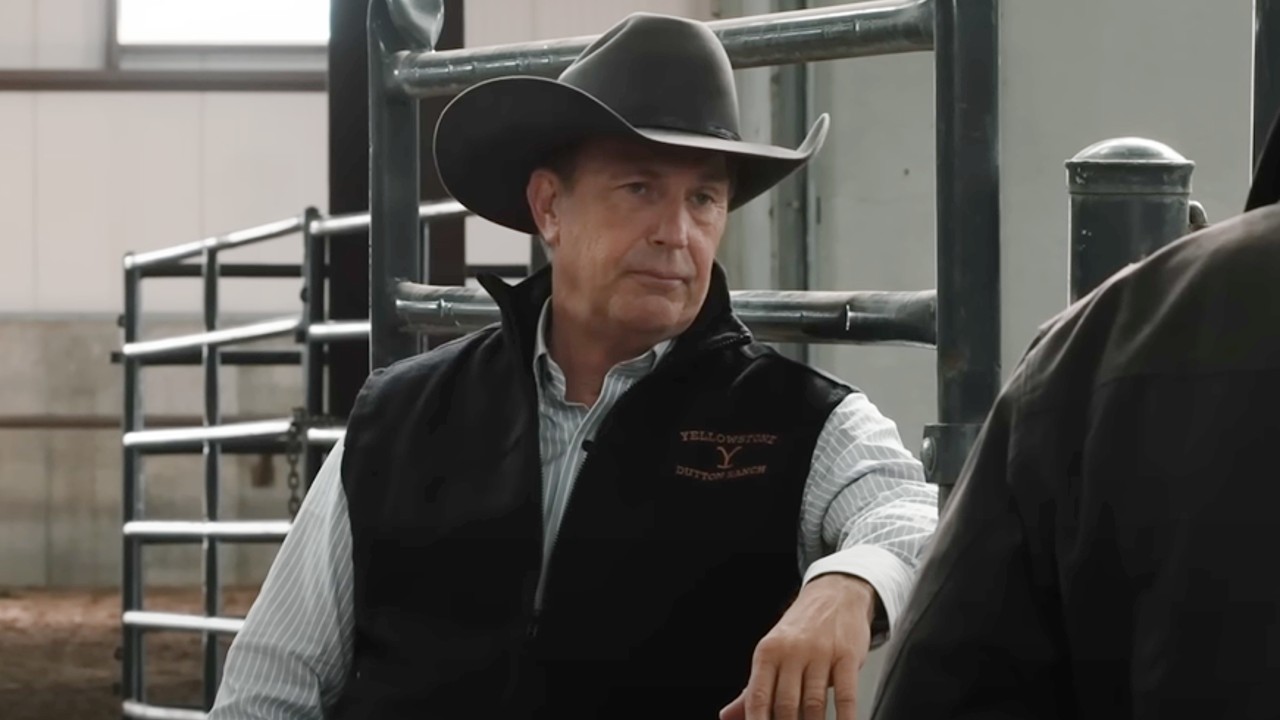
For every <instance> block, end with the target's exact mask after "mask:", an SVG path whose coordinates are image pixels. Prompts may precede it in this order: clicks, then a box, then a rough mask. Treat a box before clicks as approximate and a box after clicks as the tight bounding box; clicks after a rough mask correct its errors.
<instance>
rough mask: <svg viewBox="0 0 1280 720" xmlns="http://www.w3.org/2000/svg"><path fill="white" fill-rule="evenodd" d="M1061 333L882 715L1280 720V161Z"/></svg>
mask: <svg viewBox="0 0 1280 720" xmlns="http://www.w3.org/2000/svg"><path fill="white" fill-rule="evenodd" d="M1277 150H1280V148H1277V147H1276V140H1275V133H1274V131H1273V134H1272V140H1271V141H1270V142H1269V143H1268V148H1267V150H1266V151H1265V152H1264V153H1263V159H1262V162H1261V163H1260V165H1259V167H1258V172H1257V174H1256V176H1255V184H1254V187H1253V189H1252V191H1251V193H1250V198H1249V202H1248V205H1247V207H1246V212H1245V214H1243V215H1240V216H1238V217H1235V218H1233V219H1230V220H1228V221H1226V222H1222V223H1219V224H1217V225H1212V226H1209V227H1208V228H1207V229H1204V230H1201V231H1199V232H1196V233H1193V234H1190V235H1188V236H1186V237H1184V238H1182V239H1180V240H1178V241H1177V242H1175V243H1173V244H1171V245H1170V246H1168V247H1166V248H1164V249H1163V250H1161V251H1160V252H1157V253H1155V254H1153V255H1152V256H1150V257H1149V258H1147V259H1146V260H1145V261H1143V262H1141V263H1138V264H1136V265H1132V266H1130V267H1128V268H1126V269H1125V270H1123V271H1121V272H1119V273H1117V274H1116V275H1115V276H1113V277H1112V278H1110V279H1109V280H1108V281H1107V282H1105V283H1104V284H1103V285H1102V286H1100V287H1099V288H1097V289H1096V290H1095V291H1094V292H1093V293H1092V294H1090V295H1088V296H1086V297H1084V298H1082V299H1081V300H1080V301H1078V302H1077V303H1076V304H1074V305H1073V306H1071V307H1070V308H1068V309H1067V310H1066V311H1065V312H1063V313H1062V314H1060V315H1059V316H1058V317H1056V318H1055V319H1053V320H1052V321H1050V322H1049V323H1047V324H1046V325H1045V326H1044V327H1043V329H1042V331H1041V332H1040V333H1039V335H1038V336H1037V338H1036V339H1035V341H1034V342H1033V344H1032V346H1031V348H1030V349H1029V351H1028V352H1027V353H1026V355H1025V356H1024V358H1023V360H1022V362H1021V363H1020V365H1019V367H1018V368H1017V370H1016V371H1015V372H1014V373H1013V376H1012V378H1011V380H1010V381H1009V382H1008V384H1007V386H1006V387H1005V388H1004V390H1003V392H1002V394H1001V395H1000V398H999V400H998V401H997V403H996V405H995V408H994V410H993V411H992V413H991V415H990V417H989V419H988V421H987V423H986V425H985V427H984V429H983V431H982V434H981V436H980V437H979V439H978V441H977V443H976V445H975V447H974V449H973V451H972V454H971V456H970V458H969V462H968V464H967V465H966V468H965V471H964V472H963V474H962V477H961V479H960V482H959V484H958V487H957V490H956V492H955V494H954V495H953V496H952V500H951V502H950V503H949V505H948V508H947V510H946V511H945V513H944V518H943V520H942V522H941V524H940V526H939V529H938V534H937V536H936V538H935V541H934V545H933V546H932V547H933V550H932V551H931V552H930V554H929V556H928V558H927V560H926V562H925V564H924V567H923V568H922V570H921V574H920V576H919V579H918V585H917V587H916V590H915V592H914V594H913V596H912V597H911V599H910V601H909V603H908V605H907V609H906V610H905V611H904V613H903V617H902V620H901V622H900V625H899V627H898V629H897V634H896V636H895V640H894V642H893V644H892V646H891V648H890V650H889V657H888V658H887V659H886V666H885V670H884V674H883V675H882V677H881V686H880V688H879V693H878V696H877V701H876V708H875V711H874V717H875V718H876V719H877V720H933V719H937V720H941V719H942V718H947V719H948V720H955V719H958V718H1023V719H1027V720H1033V719H1034V720H1042V719H1048V718H1133V719H1134V720H1157V719H1163V718H1174V717H1179V718H1181V717H1187V718H1192V717H1194V718H1205V717H1221V718H1228V717H1230V718H1275V717H1280V682H1277V678H1280V572H1277V571H1276V570H1275V569H1274V565H1273V560H1272V559H1271V556H1270V550H1271V549H1273V548H1274V546H1275V541H1274V534H1275V531H1274V528H1275V524H1276V520H1275V518H1276V512H1277V509H1278V508H1280V482H1277V481H1276V478H1277V475H1278V473H1280V471H1278V470H1277V464H1276V454H1275V448H1276V445H1277V438H1280V410H1278V409H1277V408H1280V207H1276V206H1275V202H1276V199H1277V193H1278V192H1280V183H1278V182H1277V180H1278V179H1280V174H1278V171H1280V157H1278V156H1277Z"/></svg>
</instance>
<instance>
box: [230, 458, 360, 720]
mask: <svg viewBox="0 0 1280 720" xmlns="http://www.w3.org/2000/svg"><path fill="white" fill-rule="evenodd" d="M341 466H342V444H341V443H339V445H338V446H337V447H336V448H334V451H333V452H332V453H330V454H329V457H328V459H327V460H326V461H325V463H324V465H323V466H322V467H321V469H320V472H319V473H318V474H317V476H316V479H315V482H314V483H313V484H312V486H311V490H310V491H309V492H308V493H307V497H306V499H305V500H304V501H303V504H302V507H301V508H300V509H299V512H298V517H297V520H296V521H295V522H294V524H293V527H292V528H291V529H290V531H289V535H288V537H287V538H285V541H284V543H283V544H282V545H281V547H280V552H279V554H278V555H277V556H276V559H275V562H274V563H272V566H271V570H270V572H269V573H268V574H267V578H266V581H265V582H264V583H263V585H262V590H261V591H260V593H259V594H258V598H257V600H256V601H255V602H254V604H253V607H252V608H251V609H250V611H249V614H248V616H247V617H246V618H245V623H244V627H243V628H242V629H241V631H240V632H239V633H238V634H237V635H236V639H235V640H234V641H233V642H232V644H231V648H230V650H228V652H227V661H226V665H225V667H224V676H223V680H222V684H221V686H220V687H219V689H218V696H217V700H216V702H215V703H214V706H213V709H212V710H211V712H210V714H209V720H265V719H266V718H272V719H273V720H276V719H284V720H320V718H322V717H323V716H324V711H325V709H326V708H328V707H331V706H332V705H333V703H334V702H335V701H336V700H337V696H338V694H339V693H341V691H342V688H343V686H344V685H345V680H346V677H347V673H348V669H349V667H350V664H351V653H352V649H351V648H352V634H353V627H354V625H353V616H352V566H351V528H350V520H349V518H348V516H347V507H346V497H345V495H344V494H343V489H342V481H341V477H340V469H341Z"/></svg>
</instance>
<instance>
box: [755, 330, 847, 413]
mask: <svg viewBox="0 0 1280 720" xmlns="http://www.w3.org/2000/svg"><path fill="white" fill-rule="evenodd" d="M738 353H739V355H740V357H741V358H743V359H744V360H745V362H746V372H747V373H748V374H760V375H762V376H763V377H765V378H766V379H767V383H768V385H769V386H770V387H772V388H776V392H777V393H779V394H783V395H791V394H793V393H796V392H800V393H803V395H801V397H805V398H807V399H810V400H813V401H822V402H831V403H838V402H840V401H841V400H843V399H844V398H845V397H846V396H848V395H850V394H853V393H861V390H859V389H858V388H857V387H856V386H854V385H853V384H851V383H849V382H848V381H846V380H844V379H842V378H839V377H837V376H835V375H833V374H831V373H829V372H827V371H826V370H823V369H822V368H818V367H814V366H813V365H810V364H809V363H805V362H800V361H799V360H796V359H794V358H790V357H787V356H786V355H783V354H782V353H780V352H778V351H777V350H776V349H774V348H773V347H771V346H769V345H766V344H764V343H761V342H755V341H753V342H751V343H748V344H747V345H744V346H742V347H741V348H739V350H738Z"/></svg>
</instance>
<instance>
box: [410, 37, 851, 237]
mask: <svg viewBox="0 0 1280 720" xmlns="http://www.w3.org/2000/svg"><path fill="white" fill-rule="evenodd" d="M827 125H828V119H827V116H826V115H823V116H822V117H820V118H818V121H817V122H815V123H814V125H813V127H812V128H811V129H810V130H809V135H808V137H806V138H805V140H804V142H803V143H802V144H801V145H800V147H799V148H798V149H795V150H792V149H789V148H782V147H775V146H772V145H764V144H759V143H750V142H744V141H743V140H742V136H741V134H740V132H739V130H738V96H737V90H736V88H735V87H734V82H733V68H732V66H731V64H730V61H729V55H728V53H726V52H725V49H724V46H723V45H721V43H720V40H719V38H717V37H716V35H715V33H714V32H712V31H711V30H710V28H708V27H707V26H706V25H705V24H703V23H701V22H697V21H694V20H685V19H682V18H677V17H670V16H666V15H656V14H651V13H636V14H633V15H630V16H628V17H627V18H625V19H624V20H623V21H622V22H620V23H618V24H617V25H615V26H614V27H613V28H611V29H610V30H609V31H608V32H606V33H604V34H603V35H601V36H600V37H599V38H598V39H597V40H596V41H595V42H593V43H591V45H590V46H589V47H588V48H587V49H586V50H584V51H583V52H582V54H581V55H579V56H578V58H577V59H576V60H574V62H573V64H571V65H570V66H569V67H568V68H567V69H566V70H565V71H564V72H563V73H562V74H561V75H560V77H559V78H558V79H556V80H551V79H547V78H539V77H531V76H515V77H503V78H497V79H494V80H489V81H486V82H482V83H478V84H476V85H474V86H472V87H471V88H468V89H467V90H465V91H464V92H462V93H461V94H460V95H458V96H457V97H456V98H454V100H453V101H452V102H451V103H449V105H448V107H446V108H445V110H444V112H443V114H442V115H441V116H440V121H439V123H437V125H436V132H435V157H436V169H437V170H438V171H439V173H440V179H441V181H442V182H443V183H444V186H445V188H446V189H447V190H448V191H449V194H450V195H452V196H453V197H454V199H456V200H457V201H458V202H460V203H462V204H463V205H464V206H466V207H467V208H469V209H470V210H471V211H472V212H474V213H475V214H477V215H479V216H481V217H483V218H486V219H488V220H491V221H493V222H495V223H498V224H499V225H504V226H506V227H509V228H512V229H514V230H518V231H520V232H524V233H529V234H536V233H537V232H538V228H537V225H536V224H535V223H534V221H533V217H532V215H531V214H530V212H529V204H528V201H527V199H526V195H525V188H526V186H527V184H528V182H529V175H530V174H531V173H532V172H533V170H534V169H535V168H537V167H538V165H539V164H540V163H542V162H545V161H546V160H547V159H548V155H549V154H550V153H551V152H553V151H555V150H557V149H559V148H563V147H567V146H570V145H572V144H573V143H574V142H576V141H578V140H581V139H584V138H587V137H630V138H638V139H644V140H649V141H652V142H655V143H659V144H663V145H671V146H678V147H688V148H703V149H707V150H717V151H721V152H724V153H725V154H727V155H729V156H731V157H732V158H733V159H734V162H733V167H734V183H735V188H734V195H733V199H732V201H731V203H730V209H731V210H732V209H734V208H737V207H739V206H741V205H742V204H743V203H746V202H747V201H748V200H751V199H752V198H755V197H757V196H759V195H760V194H762V193H764V192H766V191H768V190H769V188H771V187H773V186H774V185H776V184H777V183H778V182H779V181H781V180H782V179H783V178H785V177H787V176H788V175H790V174H791V173H792V172H794V171H795V170H797V169H798V168H800V167H801V166H802V165H804V163H805V162H807V161H808V160H809V158H810V157H812V156H813V154H814V153H815V152H817V150H818V148H819V147H821V145H822V141H823V139H824V138H825V137H826V134H827Z"/></svg>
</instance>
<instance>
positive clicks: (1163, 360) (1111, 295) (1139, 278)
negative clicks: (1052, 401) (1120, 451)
mask: <svg viewBox="0 0 1280 720" xmlns="http://www.w3.org/2000/svg"><path fill="white" fill-rule="evenodd" d="M1277 307H1280V207H1275V206H1273V207H1267V208H1262V209H1259V210H1255V211H1253V212H1250V213H1246V214H1244V215H1240V216H1237V217H1235V218H1232V219H1230V220H1226V221H1223V222H1221V223H1218V224H1216V225H1213V226H1210V227H1208V228H1206V229H1204V230H1201V231H1199V232H1196V233H1193V234H1190V235H1187V236H1186V237H1184V238H1181V239H1179V240H1177V241H1175V242H1174V243H1172V244H1170V245H1169V246H1167V247H1165V248H1163V249H1162V250H1160V251H1159V252H1156V253H1154V254H1152V255H1151V256H1150V257H1148V258H1146V259H1145V260H1143V261H1141V262H1138V263H1134V264H1132V265H1130V266H1129V267H1127V268H1125V269H1124V270H1122V271H1120V272H1118V273H1116V274H1115V275H1114V276H1112V277H1111V278H1109V279H1108V280H1107V281H1106V282H1104V283H1103V284H1102V285H1100V286H1099V287H1098V288H1097V289H1096V290H1094V291H1093V292H1092V293H1090V294H1089V295H1088V296H1086V297H1084V298H1082V299H1081V300H1079V301H1078V302H1076V303H1074V304H1073V305H1071V306H1070V307H1069V308H1067V309H1066V310H1064V311H1063V312H1062V313H1059V314H1058V315H1057V316H1055V317H1054V318H1053V319H1051V320H1050V321H1049V322H1047V323H1045V324H1044V325H1043V326H1042V327H1041V329H1040V332H1039V333H1038V335H1037V336H1036V339H1035V340H1034V341H1033V343H1032V345H1031V347H1030V348H1029V349H1028V351H1027V353H1026V355H1025V357H1024V359H1023V363H1022V364H1021V366H1020V367H1019V370H1018V373H1017V375H1018V378H1017V379H1018V381H1019V382H1020V383H1022V386H1023V387H1022V389H1023V391H1024V392H1025V393H1028V394H1034V393H1035V392H1037V391H1040V392H1045V393H1048V394H1054V393H1053V392H1052V390H1053V388H1054V387H1055V386H1057V387H1061V386H1063V385H1064V383H1065V384H1069V385H1070V390H1071V391H1072V392H1074V393H1082V392H1083V393H1087V392H1088V391H1090V390H1092V389H1094V388H1096V387H1098V386H1100V385H1103V384H1107V383H1110V382H1115V381H1118V380H1122V379H1125V378H1131V377H1139V376H1149V375H1192V374H1201V373H1213V372H1231V371H1237V370H1257V369H1263V368H1270V367H1280V333H1276V332H1274V313H1273V309H1274V308H1277ZM1086 383H1087V384H1088V387H1084V386H1083V385H1085V384H1086Z"/></svg>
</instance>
